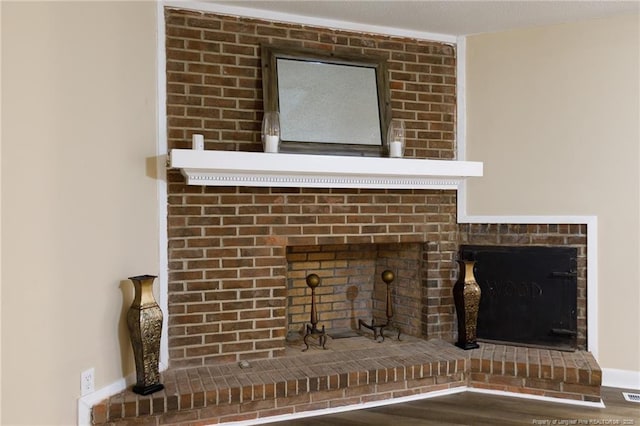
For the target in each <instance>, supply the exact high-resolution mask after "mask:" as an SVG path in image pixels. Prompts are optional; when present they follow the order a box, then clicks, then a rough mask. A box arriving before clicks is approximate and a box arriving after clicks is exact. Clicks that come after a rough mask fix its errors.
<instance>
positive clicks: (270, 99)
mask: <svg viewBox="0 0 640 426" xmlns="http://www.w3.org/2000/svg"><path fill="white" fill-rule="evenodd" d="M261 59H262V93H263V105H264V110H265V111H278V112H279V111H280V107H279V106H280V99H279V91H278V67H277V60H278V59H293V60H299V61H306V62H322V63H328V64H334V65H347V66H360V67H366V68H372V69H374V70H375V74H376V88H377V92H378V93H377V99H378V114H379V125H380V133H381V141H380V145H364V144H343V143H322V142H302V141H280V151H281V152H287V153H305V154H325V155H352V156H368V157H381V156H383V155H385V152H386V146H387V128H388V126H389V122H390V121H391V106H390V101H389V99H390V97H389V83H388V81H389V80H388V73H387V62H386V59H385V58H382V57H375V56H367V55H361V54H351V53H342V52H330V51H322V50H317V49H308V48H300V47H290V46H283V45H275V44H263V45H261Z"/></svg>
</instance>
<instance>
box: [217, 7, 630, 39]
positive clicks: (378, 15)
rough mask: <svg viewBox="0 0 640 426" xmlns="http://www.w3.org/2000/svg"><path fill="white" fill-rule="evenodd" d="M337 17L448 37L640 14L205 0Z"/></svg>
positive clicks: (604, 10)
mask: <svg viewBox="0 0 640 426" xmlns="http://www.w3.org/2000/svg"><path fill="white" fill-rule="evenodd" d="M209 2H210V3H217V4H223V5H229V6H236V7H248V8H252V9H261V10H269V11H272V12H279V13H289V14H293V15H302V16H307V17H315V18H322V19H328V20H335V21H346V22H354V23H358V24H363V25H375V26H383V27H391V28H398V29H404V30H411V31H420V32H427V33H437V34H446V35H469V34H477V33H487V32H497V31H505V30H509V29H515V28H525V27H533V26H543V25H553V24H560V23H566V22H574V21H581V20H587V19H594V18H604V17H609V16H615V15H622V14H629V13H636V14H637V13H640V1H637V0H636V1H427V0H422V1H400V0H398V1H389V0H377V1H371V0H368V1H329V0H324V1H319V0H304V1H270V0H266V1H260V0H246V1H245V0H235V1H209Z"/></svg>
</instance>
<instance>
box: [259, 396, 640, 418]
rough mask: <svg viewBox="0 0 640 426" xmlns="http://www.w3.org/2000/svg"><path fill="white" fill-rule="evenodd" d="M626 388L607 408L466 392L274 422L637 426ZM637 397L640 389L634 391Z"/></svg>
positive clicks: (637, 406)
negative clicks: (625, 394) (625, 391)
mask: <svg viewBox="0 0 640 426" xmlns="http://www.w3.org/2000/svg"><path fill="white" fill-rule="evenodd" d="M622 392H623V390H622V389H615V388H604V387H603V388H602V399H603V401H604V404H605V405H606V408H592V407H583V406H577V405H568V404H560V403H554V402H547V401H535V400H530V399H522V398H513V397H504V396H496V395H487V394H480V393H474V392H463V393H459V394H454V395H446V396H440V397H434V398H431V399H424V400H420V401H412V402H406V403H400V404H393V405H387V406H383V407H377V408H369V409H364V410H355V411H349V412H345V413H338V414H328V415H324V416H317V417H307V418H303V419H298V420H289V421H284V422H276V423H270V425H272V426H273V425H275V426H324V425H333V426H342V425H345V426H346V425H349V426H365V425H366V426H372V425H375V426H378V425H390V426H412V425H474V426H475V425H491V426H495V425H519V424H521V425H536V424H538V425H638V426H640V403H637V402H627V401H626V400H625V399H624V397H623V395H622ZM630 392H634V393H638V391H630Z"/></svg>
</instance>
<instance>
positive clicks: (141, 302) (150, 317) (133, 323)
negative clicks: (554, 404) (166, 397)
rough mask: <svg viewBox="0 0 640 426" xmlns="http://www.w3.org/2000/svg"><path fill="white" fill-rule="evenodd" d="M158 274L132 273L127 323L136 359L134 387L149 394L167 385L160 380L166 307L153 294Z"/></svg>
mask: <svg viewBox="0 0 640 426" xmlns="http://www.w3.org/2000/svg"><path fill="white" fill-rule="evenodd" d="M155 278H156V276H154V275H138V276H135V277H129V279H130V280H131V281H133V286H134V289H135V294H134V299H133V303H132V304H131V307H130V308H129V311H128V312H127V326H128V327H129V335H130V337H131V346H133V355H134V358H135V363H136V384H135V386H133V391H134V392H135V393H137V394H140V395H149V394H150V393H153V392H157V391H159V390H161V389H164V385H162V384H161V383H160V372H159V370H158V364H159V362H160V335H161V333H162V310H161V309H160V307H159V306H158V304H157V303H156V300H155V299H154V297H153V281H154V279H155Z"/></svg>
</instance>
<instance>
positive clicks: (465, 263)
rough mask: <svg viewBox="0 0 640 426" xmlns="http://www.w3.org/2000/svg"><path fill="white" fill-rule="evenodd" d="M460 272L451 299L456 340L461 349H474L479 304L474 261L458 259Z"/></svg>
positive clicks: (476, 344)
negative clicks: (456, 317) (454, 309)
mask: <svg viewBox="0 0 640 426" xmlns="http://www.w3.org/2000/svg"><path fill="white" fill-rule="evenodd" d="M457 262H458V264H459V265H460V274H459V276H458V281H456V283H455V285H454V286H453V300H454V302H455V304H456V312H457V314H458V342H457V343H456V346H458V347H461V348H462V349H465V350H467V349H475V348H478V347H479V345H478V343H477V342H476V337H477V336H476V326H477V323H478V307H479V305H480V293H481V292H480V286H479V285H478V283H477V282H476V278H475V276H474V275H473V267H474V265H475V263H476V262H475V261H470V260H458V261H457Z"/></svg>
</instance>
